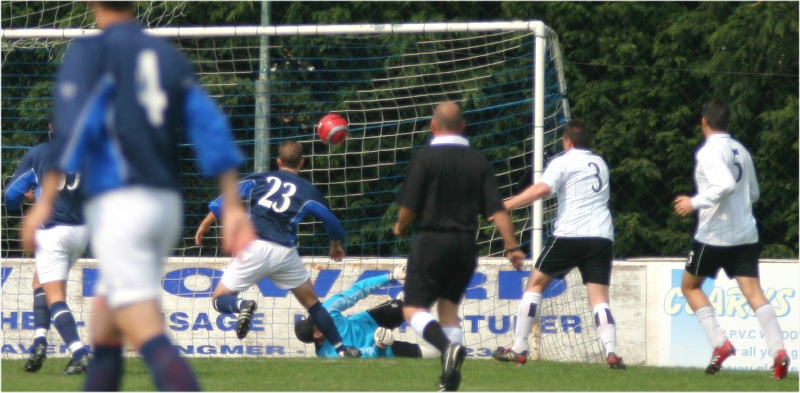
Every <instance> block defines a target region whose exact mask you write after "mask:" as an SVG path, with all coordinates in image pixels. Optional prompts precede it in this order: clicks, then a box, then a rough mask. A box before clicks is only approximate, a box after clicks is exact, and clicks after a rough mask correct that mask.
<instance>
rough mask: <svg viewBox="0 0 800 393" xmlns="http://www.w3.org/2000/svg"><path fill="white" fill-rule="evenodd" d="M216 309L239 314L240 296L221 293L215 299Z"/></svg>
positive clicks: (224, 312)
mask: <svg viewBox="0 0 800 393" xmlns="http://www.w3.org/2000/svg"><path fill="white" fill-rule="evenodd" d="M214 309H215V310H217V311H219V312H221V313H223V314H238V313H239V311H242V310H241V309H239V298H237V297H236V296H234V295H220V296H219V297H217V298H216V299H214Z"/></svg>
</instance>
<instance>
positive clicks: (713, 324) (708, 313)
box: [694, 306, 728, 348]
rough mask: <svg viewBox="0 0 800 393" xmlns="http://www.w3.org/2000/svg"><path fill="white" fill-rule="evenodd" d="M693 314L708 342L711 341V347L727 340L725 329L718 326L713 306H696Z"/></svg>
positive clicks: (717, 346) (719, 345)
mask: <svg viewBox="0 0 800 393" xmlns="http://www.w3.org/2000/svg"><path fill="white" fill-rule="evenodd" d="M694 316H695V317H696V318H697V321H698V322H700V327H702V328H703V331H704V332H705V333H706V337H708V342H709V343H711V347H712V348H719V347H721V346H723V345H725V341H728V336H726V335H725V331H724V330H722V327H720V326H719V322H717V315H716V312H715V311H714V307H713V306H705V307H700V308H698V309H697V310H696V311H695V312H694Z"/></svg>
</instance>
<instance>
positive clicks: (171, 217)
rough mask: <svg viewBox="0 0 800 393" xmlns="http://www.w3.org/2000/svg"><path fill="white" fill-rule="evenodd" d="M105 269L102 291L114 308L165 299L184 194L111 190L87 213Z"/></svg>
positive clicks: (95, 248) (100, 283)
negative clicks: (165, 275) (165, 272)
mask: <svg viewBox="0 0 800 393" xmlns="http://www.w3.org/2000/svg"><path fill="white" fill-rule="evenodd" d="M84 213H85V216H86V223H87V225H88V226H89V232H90V233H91V240H92V251H93V253H94V255H95V257H96V258H97V259H98V262H99V265H100V279H99V281H98V284H97V289H96V293H97V295H99V296H104V297H106V299H107V300H108V303H109V305H110V306H111V307H112V308H119V307H121V306H125V305H129V304H133V303H138V302H142V301H147V300H151V299H154V300H158V301H160V299H161V275H162V266H163V264H164V259H165V258H166V256H167V255H168V253H169V252H170V251H171V250H172V248H173V247H174V246H175V244H176V243H177V242H178V238H179V237H180V232H181V226H182V224H183V223H182V220H183V210H182V207H181V198H180V195H179V194H178V193H176V192H174V191H167V190H161V189H155V188H147V187H128V188H122V189H118V190H113V191H109V192H107V193H104V194H102V195H100V196H97V197H94V198H92V199H90V200H89V201H88V202H87V203H86V207H85V209H84Z"/></svg>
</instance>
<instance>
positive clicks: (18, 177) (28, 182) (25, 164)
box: [5, 150, 37, 211]
mask: <svg viewBox="0 0 800 393" xmlns="http://www.w3.org/2000/svg"><path fill="white" fill-rule="evenodd" d="M30 152H31V150H29V151H28V153H30ZM28 153H26V154H25V155H24V156H23V157H22V160H20V163H19V167H17V170H16V171H15V172H14V175H13V176H12V177H11V180H9V181H8V183H7V184H6V195H5V196H6V209H8V210H9V211H17V210H20V209H21V208H22V201H24V200H26V199H28V193H29V192H30V191H31V189H33V188H34V187H36V186H37V183H36V173H35V172H34V170H33V165H32V161H33V160H32V159H31V157H30V154H28Z"/></svg>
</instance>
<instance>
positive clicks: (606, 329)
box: [592, 303, 617, 356]
mask: <svg viewBox="0 0 800 393" xmlns="http://www.w3.org/2000/svg"><path fill="white" fill-rule="evenodd" d="M592 315H594V324H595V326H597V337H599V338H600V341H602V342H603V347H605V349H606V356H608V354H609V353H611V352H614V353H616V352H617V324H616V323H615V321H614V316H613V315H611V307H609V306H608V303H600V304H598V305H596V306H594V309H592Z"/></svg>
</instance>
